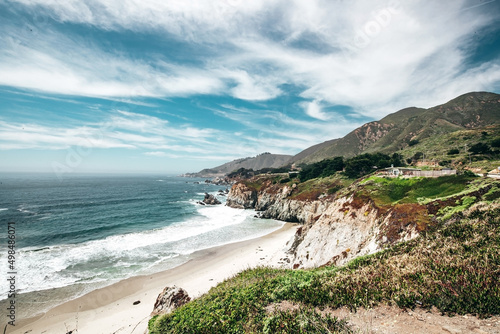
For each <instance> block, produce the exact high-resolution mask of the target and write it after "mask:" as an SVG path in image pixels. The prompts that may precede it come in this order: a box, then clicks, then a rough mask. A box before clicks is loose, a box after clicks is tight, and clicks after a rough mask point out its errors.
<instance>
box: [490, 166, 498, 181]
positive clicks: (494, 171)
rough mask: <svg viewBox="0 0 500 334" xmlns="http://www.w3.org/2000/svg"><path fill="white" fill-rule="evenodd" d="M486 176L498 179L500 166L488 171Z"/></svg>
mask: <svg viewBox="0 0 500 334" xmlns="http://www.w3.org/2000/svg"><path fill="white" fill-rule="evenodd" d="M488 177H491V178H494V179H500V167H498V168H495V169H494V170H492V171H489V172H488Z"/></svg>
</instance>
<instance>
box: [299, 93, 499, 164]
mask: <svg viewBox="0 0 500 334" xmlns="http://www.w3.org/2000/svg"><path fill="white" fill-rule="evenodd" d="M499 109H500V103H499V95H498V94H493V93H484V92H475V93H469V94H464V95H462V96H459V97H457V98H455V99H453V100H451V101H449V102H447V103H445V104H442V105H439V106H436V107H433V108H429V109H422V108H406V109H402V110H399V111H397V112H395V113H393V114H389V115H387V116H386V117H384V118H383V119H381V120H379V121H376V122H370V123H366V124H364V125H362V126H360V127H359V128H357V129H355V130H354V131H352V132H350V133H349V134H347V135H346V136H345V137H343V138H339V139H336V140H331V141H328V142H325V143H322V144H320V145H316V146H313V147H311V148H309V149H307V150H305V151H304V152H301V154H300V159H299V160H298V161H296V163H299V164H300V163H313V162H317V161H321V160H323V159H328V158H332V157H334V156H343V157H344V158H350V157H353V156H356V155H359V154H363V153H375V152H381V153H385V154H392V153H400V154H403V155H404V157H405V159H409V158H411V157H412V156H413V155H414V154H415V152H423V153H425V158H426V159H429V158H430V159H439V158H441V157H443V155H445V154H446V152H447V151H449V150H450V149H452V148H456V149H460V150H462V157H463V156H466V154H467V148H470V147H471V146H472V145H474V144H476V143H478V142H484V143H486V144H488V145H491V142H492V141H493V140H495V139H498V134H499V133H500V131H499V123H500V112H499ZM468 132H470V133H469V134H467V133H468ZM458 133H462V134H466V135H465V136H462V138H460V139H459V140H455V138H456V139H458V138H457V137H458V136H457V135H458ZM463 137H465V138H463ZM452 138H454V139H453V140H452V141H451V142H448V140H443V139H452ZM465 145H467V148H465ZM498 145H500V144H498ZM491 147H495V146H491ZM496 147H500V146H496ZM497 154H498V152H497Z"/></svg>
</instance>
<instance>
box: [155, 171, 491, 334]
mask: <svg viewBox="0 0 500 334" xmlns="http://www.w3.org/2000/svg"><path fill="white" fill-rule="evenodd" d="M277 177H284V176H279V175H263V176H258V177H254V178H252V179H249V180H244V181H241V182H240V183H237V184H236V185H234V186H233V188H232V189H231V192H230V195H229V198H228V202H231V201H232V202H233V204H237V205H236V206H238V205H242V206H243V207H252V208H255V209H256V210H257V211H261V212H262V214H263V216H266V217H273V218H277V219H283V220H287V221H299V222H301V223H302V224H303V226H302V227H301V228H299V229H298V230H297V233H296V236H295V240H294V241H293V243H291V246H290V245H288V247H290V252H289V254H290V255H289V257H288V259H289V260H290V261H286V262H287V263H288V265H287V264H284V266H285V267H287V266H288V267H287V268H294V269H295V268H299V269H296V270H293V269H275V268H256V269H249V270H246V271H244V272H242V273H240V274H238V275H237V276H236V277H234V278H231V279H228V280H226V281H225V282H223V283H221V284H219V285H218V286H216V287H215V288H213V289H212V290H210V292H209V293H208V294H206V295H204V296H202V297H201V298H199V299H195V300H194V301H192V302H190V303H188V304H186V305H185V306H182V307H180V308H179V309H177V310H175V311H174V312H173V313H171V314H165V315H160V316H158V317H153V318H152V319H151V321H150V323H149V330H150V333H152V334H154V333H203V332H206V330H207V328H210V332H211V333H309V332H312V333H359V332H360V330H362V328H359V327H358V328H356V326H355V325H354V323H353V322H352V321H351V320H352V319H353V318H354V316H351V317H348V318H345V316H344V317H342V318H338V317H337V316H338V314H339V309H341V308H344V309H348V310H350V311H351V312H355V311H360V310H362V309H365V310H366V309H373V310H380V309H381V307H382V311H380V312H379V313H376V315H375V316H374V318H380V317H384V316H386V313H388V312H387V310H388V307H393V308H397V307H399V308H400V309H401V314H403V312H404V313H405V314H412V313H416V314H421V315H422V314H424V315H425V318H426V319H425V320H423V319H420V318H419V319H417V318H414V320H413V322H412V324H413V325H412V326H413V327H412V328H417V329H418V331H417V332H426V333H442V332H452V333H455V332H456V333H460V332H464V333H465V332H471V331H472V329H474V328H477V329H478V330H480V331H478V333H483V332H485V333H494V331H495V330H497V328H496V327H495V328H488V327H487V326H491V325H488V323H489V324H494V326H496V323H497V322H498V316H497V317H494V318H493V319H492V320H491V321H489V322H484V321H482V320H481V319H478V318H476V317H473V316H471V315H476V316H478V317H479V318H485V317H490V316H492V315H497V314H499V313H500V309H499V305H500V303H499V300H500V285H499V282H498V279H497V277H498V268H499V266H500V263H499V257H498V252H499V251H500V239H499V237H498V236H499V233H500V231H499V227H500V221H499V217H500V212H499V210H500V207H499V205H500V203H499V196H500V189H499V188H498V183H497V182H496V181H494V180H492V179H488V178H478V177H474V176H472V175H467V174H464V175H457V176H448V177H441V178H434V179H433V178H415V179H400V178H395V179H385V178H380V177H377V176H369V177H365V178H363V179H359V180H356V181H354V182H353V183H350V184H349V183H345V180H344V179H343V178H342V177H341V176H340V175H337V176H333V177H330V178H323V179H313V180H310V181H307V182H304V183H302V182H300V183H298V184H296V185H295V186H293V184H292V183H293V182H294V181H289V182H288V183H280V182H275V181H277V180H275V179H276V178H277ZM339 185H340V187H338V186H339ZM330 189H335V190H334V191H330ZM377 250H379V252H376V251H377ZM301 268H310V269H301ZM384 307H385V308H384ZM426 310H427V311H429V310H434V311H432V314H433V316H435V317H436V319H435V321H434V324H429V323H427V319H428V318H430V316H428V314H429V313H425V311H426ZM375 312H377V311H375ZM390 312H395V311H394V310H393V311H390ZM396 312H397V311H396ZM443 314H446V315H449V316H452V315H455V314H460V315H465V314H469V316H464V317H454V318H455V319H457V318H458V320H456V321H453V320H450V319H453V318H450V317H448V316H444V317H443V316H442V315H443ZM403 318H404V317H399V314H397V315H396V316H394V317H392V318H390V321H389V323H388V324H384V323H382V324H379V325H378V326H379V328H384V329H386V331H381V332H383V333H406V332H415V331H414V330H409V329H408V327H404V326H403V327H401V328H400V329H399V330H397V331H394V330H393V328H394V323H395V322H400V321H401V320H402V319H403ZM406 318H411V316H406ZM464 319H467V320H464ZM372 320H374V319H372ZM407 321H409V320H407ZM450 321H451V322H452V323H453V325H451V326H450V325H449V323H450ZM370 322H371V320H370ZM374 322H376V321H374ZM400 326H401V323H400ZM391 328H392V329H391ZM424 328H425V330H424ZM489 329H491V330H493V331H490V330H489ZM361 332H362V331H361ZM377 332H379V331H377ZM474 332H476V331H474Z"/></svg>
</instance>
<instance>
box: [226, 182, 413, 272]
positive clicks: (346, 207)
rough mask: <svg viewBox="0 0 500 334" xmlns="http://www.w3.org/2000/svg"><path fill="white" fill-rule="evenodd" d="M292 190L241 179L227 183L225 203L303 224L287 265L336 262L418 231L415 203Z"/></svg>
mask: <svg viewBox="0 0 500 334" xmlns="http://www.w3.org/2000/svg"><path fill="white" fill-rule="evenodd" d="M293 190H294V188H293V186H292V187H290V186H288V185H285V186H282V185H272V184H271V183H270V182H268V183H264V185H263V186H262V187H261V189H259V190H257V189H255V188H252V187H251V186H248V185H246V184H245V183H242V182H240V183H237V184H235V185H234V186H233V187H232V188H231V191H230V192H229V195H228V199H227V205H228V206H231V207H235V208H247V209H249V208H252V209H255V210H256V211H259V212H260V216H261V217H262V218H272V219H278V220H283V221H287V222H298V223H300V224H302V225H303V226H301V227H300V228H299V229H298V230H297V233H296V234H295V236H294V238H293V240H291V241H290V242H289V243H288V245H289V250H288V252H289V254H290V256H291V262H290V267H293V268H310V267H317V266H321V265H325V264H335V265H341V264H344V263H346V262H348V261H349V260H351V259H353V258H355V257H358V256H361V255H366V254H370V253H374V252H376V251H378V250H380V249H382V248H384V247H385V246H386V245H388V244H392V243H396V242H399V241H403V240H409V239H411V238H414V237H416V236H417V235H418V231H419V228H418V225H417V224H416V222H417V221H418V217H417V214H418V212H419V209H421V208H420V207H419V206H418V205H417V207H415V205H412V207H408V206H406V205H404V206H399V207H398V206H396V207H394V208H392V209H390V210H380V209H379V208H377V207H376V206H375V205H374V204H373V203H372V202H371V201H369V200H367V201H363V200H361V199H359V198H356V197H355V196H354V194H351V195H346V196H337V197H334V196H327V197H324V198H321V199H316V200H297V199H293V196H291V195H292V194H293Z"/></svg>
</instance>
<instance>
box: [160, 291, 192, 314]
mask: <svg viewBox="0 0 500 334" xmlns="http://www.w3.org/2000/svg"><path fill="white" fill-rule="evenodd" d="M190 300H191V297H189V295H188V293H187V292H186V291H185V290H184V289H183V288H179V287H177V286H175V285H174V286H172V287H170V286H167V287H166V288H165V289H163V291H162V292H161V293H160V294H159V295H158V298H156V302H155V306H154V309H153V312H151V316H154V315H157V314H164V313H170V312H172V311H173V310H175V309H176V308H178V307H180V306H182V305H184V304H186V303H187V302H189V301H190Z"/></svg>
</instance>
